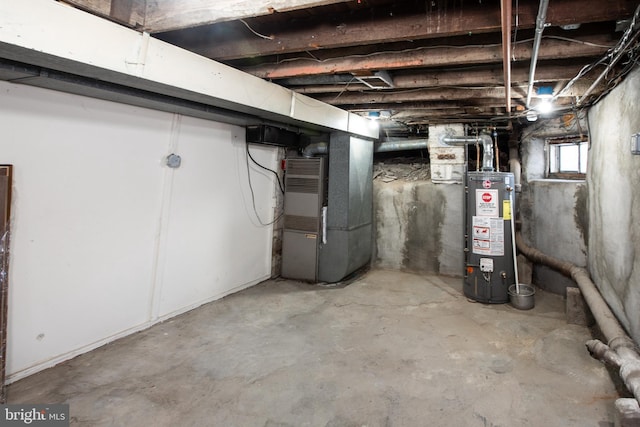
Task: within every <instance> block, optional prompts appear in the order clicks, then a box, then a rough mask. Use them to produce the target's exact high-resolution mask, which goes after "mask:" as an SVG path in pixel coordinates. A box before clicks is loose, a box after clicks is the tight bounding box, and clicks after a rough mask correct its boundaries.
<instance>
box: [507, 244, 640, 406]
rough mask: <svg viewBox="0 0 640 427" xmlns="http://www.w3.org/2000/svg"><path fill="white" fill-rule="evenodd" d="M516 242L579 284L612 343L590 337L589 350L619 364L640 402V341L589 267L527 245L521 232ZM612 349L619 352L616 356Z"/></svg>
mask: <svg viewBox="0 0 640 427" xmlns="http://www.w3.org/2000/svg"><path fill="white" fill-rule="evenodd" d="M516 245H517V246H518V249H519V250H520V252H521V253H522V254H523V255H525V256H526V257H527V258H529V259H530V260H531V261H533V262H535V263H539V264H542V265H545V266H547V267H550V268H552V269H554V270H556V271H558V272H559V273H561V274H563V275H565V276H567V277H570V278H571V279H573V280H574V281H575V282H576V283H577V284H578V287H579V288H580V291H581V292H582V296H583V297H584V299H585V301H586V302H587V305H588V306H589V309H590V310H591V313H593V317H594V318H595V320H596V322H597V323H598V326H599V327H600V330H601V331H602V333H603V335H604V336H605V338H606V339H607V341H608V345H607V344H604V343H602V342H600V341H598V340H590V341H588V342H587V343H586V345H587V348H588V350H589V353H590V354H591V355H592V356H594V357H596V358H598V359H600V360H602V361H604V362H609V363H611V364H613V365H614V366H617V367H619V368H620V369H619V374H620V378H622V380H623V381H624V384H625V385H626V386H627V388H628V389H629V391H630V392H631V393H633V396H634V397H635V399H636V400H637V401H638V402H640V355H639V354H638V352H637V349H636V345H635V343H634V342H633V340H632V339H631V338H630V337H629V335H627V333H626V331H625V330H624V329H623V328H622V326H621V325H620V323H619V322H618V319H616V317H615V316H614V314H613V313H612V312H611V309H610V308H609V306H608V305H607V303H606V302H605V301H604V299H603V298H602V295H600V292H599V291H598V289H597V288H596V285H595V284H594V283H593V282H592V281H591V278H590V277H589V273H588V272H587V270H585V269H584V268H582V267H578V266H576V265H574V264H572V263H570V262H566V261H561V260H559V259H557V258H553V257H551V256H549V255H546V254H544V253H542V252H540V251H539V250H537V249H535V248H532V247H530V246H527V244H526V243H525V242H524V240H523V239H522V236H521V235H520V233H517V234H516ZM611 352H613V353H615V356H614V355H613V353H611ZM616 356H617V357H616Z"/></svg>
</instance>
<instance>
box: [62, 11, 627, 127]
mask: <svg viewBox="0 0 640 427" xmlns="http://www.w3.org/2000/svg"><path fill="white" fill-rule="evenodd" d="M67 3H72V4H74V5H76V6H79V7H83V8H85V9H87V10H90V11H92V12H94V13H98V14H101V15H102V16H107V17H109V18H111V19H113V20H115V21H117V22H120V23H124V24H125V25H128V26H131V27H133V28H136V29H138V30H140V31H147V32H150V33H151V34H152V35H154V36H155V37H158V38H160V39H162V40H165V41H167V42H169V43H172V44H175V45H177V46H180V47H182V48H184V49H187V50H189V51H192V52H195V53H198V54H200V55H203V56H205V57H208V58H211V59H214V60H216V61H219V62H222V63H225V64H228V65H230V66H232V67H235V68H237V69H240V70H243V71H245V72H247V73H250V74H253V75H255V76H258V77H261V78H264V79H266V80H269V81H272V82H274V83H277V84H279V85H282V86H285V87H287V88H290V89H292V90H294V91H296V92H299V93H303V94H306V95H308V96H310V97H313V98H316V99H319V100H321V101H324V102H326V103H329V104H332V105H335V106H338V107H340V108H343V109H346V110H349V111H351V112H355V113H359V114H363V115H369V114H371V115H379V116H380V117H382V118H387V120H385V122H386V123H387V125H386V126H387V131H388V132H389V133H392V132H394V129H397V130H399V132H406V131H409V132H415V131H419V130H420V129H421V128H423V127H425V126H428V125H429V124H435V123H453V122H455V123H461V122H462V123H475V124H481V125H503V124H506V123H507V122H509V120H511V119H515V120H524V117H525V116H526V114H527V112H528V111H529V110H532V111H533V110H534V109H535V108H536V105H537V103H538V102H539V101H540V98H539V97H538V94H537V89H538V88H539V87H545V88H551V89H550V90H551V91H552V92H553V94H554V95H555V96H557V98H556V99H555V100H554V101H555V105H556V106H561V107H564V108H565V110H564V111H567V110H571V109H572V108H575V107H585V106H588V105H590V104H591V103H593V102H594V101H596V100H598V99H599V97H600V96H601V95H602V94H603V93H606V92H607V90H608V89H610V88H611V87H612V86H614V85H615V84H617V82H618V81H619V80H620V77H622V76H624V74H625V73H626V72H628V70H629V69H630V68H631V67H633V66H634V64H635V61H636V59H637V58H636V57H635V54H636V53H637V49H638V40H637V39H636V38H635V37H637V31H636V32H634V33H632V34H631V35H630V37H629V39H628V40H627V41H628V42H629V45H628V46H627V48H626V49H624V53H623V54H622V55H621V57H620V59H619V61H617V63H616V65H615V67H613V68H612V70H611V71H610V72H609V73H608V74H607V75H606V78H604V79H603V80H602V82H600V84H598V85H596V87H594V88H591V86H592V84H593V83H594V81H595V80H596V78H597V77H598V76H599V75H600V74H601V73H602V72H603V71H605V69H606V67H607V65H609V64H610V63H611V62H612V60H613V59H614V56H615V53H614V52H613V48H614V46H616V44H618V43H619V42H620V40H621V38H622V37H623V34H624V30H625V29H626V28H628V27H629V23H630V22H631V18H632V17H633V15H634V12H635V9H636V7H637V6H638V2H637V1H636V0H590V1H584V0H552V1H549V2H548V3H549V4H548V8H547V10H546V18H545V20H544V23H545V25H544V31H542V38H541V41H540V49H539V52H538V60H537V62H536V67H535V75H534V77H533V79H531V72H530V71H531V62H532V61H531V59H532V50H533V45H534V37H535V33H536V18H537V16H538V14H539V9H540V2H539V1H537V0H513V1H510V0H502V1H500V0H467V1H463V0H456V1H443V0H407V1H390V0H351V1H344V0H342V1H337V0H324V1H321V0H315V1H313V0H297V1H296V0H271V1H269V0H251V1H249V0H246V1H238V0H235V1H233V0H229V1H224V0H223V1H221V0H179V1H178V0H172V1H169V0H147V1H144V0H101V1H100V0H67ZM543 3H544V2H543ZM509 8H510V9H511V11H510V12H511V13H509ZM503 23H504V26H503ZM539 28H540V27H539ZM505 54H506V56H507V57H509V58H510V60H509V61H503V57H504V56H505ZM595 63H598V65H597V66H595V67H593V70H591V71H590V72H588V73H586V74H585V75H583V76H582V77H581V78H579V79H576V80H573V81H572V79H574V77H576V76H577V75H578V74H579V73H580V72H581V70H584V69H585V67H588V66H589V65H590V64H595ZM505 81H507V82H509V81H510V82H509V83H508V84H505ZM570 81H572V82H571V84H570V85H569V87H567V86H568V84H569V82H570ZM563 88H566V89H565V90H564V91H563V92H561V91H562V89H563ZM238 90H242V89H241V88H238ZM547 90H549V89H547ZM528 94H529V96H530V100H529V101H530V102H529V104H528V105H527V95H528ZM585 94H586V95H587V96H583V95H585Z"/></svg>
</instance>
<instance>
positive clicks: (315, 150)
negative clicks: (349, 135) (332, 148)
mask: <svg viewBox="0 0 640 427" xmlns="http://www.w3.org/2000/svg"><path fill="white" fill-rule="evenodd" d="M328 150H329V144H327V143H326V142H314V143H311V144H309V145H307V146H306V147H304V150H302V157H306V158H307V159H308V158H311V157H313V156H317V155H318V154H327V152H328Z"/></svg>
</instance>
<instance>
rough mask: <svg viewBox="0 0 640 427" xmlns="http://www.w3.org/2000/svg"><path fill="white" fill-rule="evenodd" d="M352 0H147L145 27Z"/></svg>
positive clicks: (155, 29)
mask: <svg viewBox="0 0 640 427" xmlns="http://www.w3.org/2000/svg"><path fill="white" fill-rule="evenodd" d="M346 1H349V0H147V13H146V18H147V19H146V25H145V30H146V31H148V32H151V33H158V32H162V31H169V30H177V29H181V28H189V27H197V26H200V25H207V24H213V23H215V22H223V21H232V20H236V19H244V18H250V17H253V16H261V15H269V14H272V13H276V12H287V11H290V10H296V9H304V8H308V7H315V6H322V5H327V4H333V3H343V2H346Z"/></svg>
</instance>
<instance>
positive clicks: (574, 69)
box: [276, 65, 582, 94]
mask: <svg viewBox="0 0 640 427" xmlns="http://www.w3.org/2000/svg"><path fill="white" fill-rule="evenodd" d="M581 68H582V66H580V65H544V66H541V67H540V69H539V70H538V73H537V81H544V82H556V81H565V80H569V79H571V78H573V77H574V76H575V75H576V74H577V73H578V72H579V71H580V69H581ZM528 78H529V69H528V68H525V67H519V68H514V69H513V72H512V79H511V81H512V83H516V84H517V83H526V82H527V81H528ZM276 83H277V82H276ZM393 84H394V88H396V89H416V88H424V87H444V86H470V85H486V86H498V85H502V84H503V74H502V70H501V69H500V68H492V69H488V70H487V69H469V70H455V71H451V70H446V71H429V70H425V71H423V72H413V73H403V74H397V75H394V76H393ZM285 86H286V85H285ZM289 87H290V88H291V89H292V90H295V91H296V92H298V93H304V94H319V93H339V92H359V91H362V90H366V89H369V88H368V87H367V86H365V85H363V84H356V83H353V82H352V83H350V84H349V85H347V84H340V85H337V84H331V85H312V86H300V87H296V86H289Z"/></svg>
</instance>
